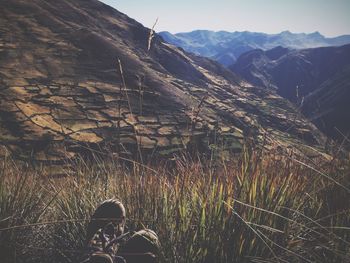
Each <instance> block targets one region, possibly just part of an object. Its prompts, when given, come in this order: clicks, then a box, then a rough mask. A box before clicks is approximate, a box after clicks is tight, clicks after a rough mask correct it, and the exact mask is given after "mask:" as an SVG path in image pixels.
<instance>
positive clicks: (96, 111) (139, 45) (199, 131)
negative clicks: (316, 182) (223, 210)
mask: <svg viewBox="0 0 350 263" xmlns="http://www.w3.org/2000/svg"><path fill="white" fill-rule="evenodd" d="M0 25H1V26H0V32H1V35H0V76H1V83H0V85H1V86H0V104H1V110H0V138H1V143H2V144H4V145H6V146H8V147H9V148H10V149H11V150H12V152H14V153H16V154H17V155H18V156H22V157H28V156H34V157H35V158H36V159H38V160H60V159H61V158H62V156H68V157H71V156H74V154H75V153H76V152H79V151H81V149H82V148H83V147H82V146H84V147H85V146H86V145H87V146H89V147H99V148H101V147H103V146H104V145H107V144H108V145H112V146H113V145H115V146H116V147H117V149H119V150H120V149H122V150H123V151H129V150H131V151H133V149H134V150H135V149H136V148H140V149H139V150H142V149H149V150H152V151H153V150H154V149H157V150H160V151H163V152H164V153H166V154H168V153H171V152H173V151H176V150H177V149H183V148H188V147H189V146H190V145H192V146H195V147H200V148H203V149H204V150H205V149H207V148H208V147H209V146H210V144H212V143H218V141H215V140H221V141H220V143H221V144H222V145H224V147H226V148H228V149H231V150H235V151H237V150H240V148H241V146H242V143H243V141H244V138H245V137H246V136H248V135H249V137H253V138H255V139H257V140H260V141H266V142H267V144H268V145H271V146H273V145H275V146H276V145H279V146H283V148H284V146H293V145H294V146H296V145H299V146H300V145H301V146H303V145H304V143H306V144H307V145H309V146H316V147H318V146H320V145H322V144H323V143H324V138H323V136H322V134H321V133H320V132H318V130H317V129H316V128H315V127H314V126H313V125H312V124H310V123H309V122H308V121H306V119H305V118H303V117H302V116H300V114H299V113H298V112H297V111H296V110H295V109H294V106H293V105H292V104H291V103H289V102H287V101H286V100H284V99H282V98H281V97H280V96H278V95H276V94H275V93H274V92H273V91H270V90H267V89H261V88H258V87H253V86H251V85H250V84H248V83H247V82H245V81H243V80H241V79H240V78H239V77H237V76H236V75H234V74H233V73H231V72H229V71H228V70H226V69H225V68H223V67H222V66H220V65H219V64H216V63H214V62H211V61H210V60H208V59H204V58H200V57H196V56H193V55H189V54H187V53H185V52H184V51H182V50H180V49H178V48H176V47H174V46H172V45H170V44H167V43H164V42H162V40H161V38H160V37H158V36H157V35H155V36H154V37H153V38H151V40H152V42H151V45H150V50H148V46H149V40H150V38H149V36H150V29H147V28H145V27H143V26H142V25H141V24H139V23H138V22H136V21H135V20H133V19H130V18H129V17H127V16H126V15H124V14H122V13H120V12H118V11H116V10H114V9H113V8H111V7H109V6H106V5H104V4H102V3H100V2H99V1H96V0H87V1H82V0H78V1H68V0H62V1H53V0H48V1H40V0H34V1H24V0H11V1H7V0H3V1H2V2H1V9H0ZM219 138H220V139H219ZM192 146H191V147H192Z"/></svg>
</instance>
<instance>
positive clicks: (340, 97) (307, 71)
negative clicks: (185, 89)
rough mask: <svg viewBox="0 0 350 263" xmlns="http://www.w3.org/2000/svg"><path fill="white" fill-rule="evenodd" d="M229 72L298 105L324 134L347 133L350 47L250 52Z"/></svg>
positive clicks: (349, 123)
mask: <svg viewBox="0 0 350 263" xmlns="http://www.w3.org/2000/svg"><path fill="white" fill-rule="evenodd" d="M230 69H232V70H233V71H234V72H237V73H239V74H240V75H241V76H243V77H244V78H245V79H247V80H249V81H250V82H251V83H254V84H255V85H259V86H265V87H269V88H273V89H276V90H277V93H278V94H279V95H281V96H282V97H285V98H287V99H289V100H290V101H292V102H294V103H296V104H297V105H300V107H301V109H302V111H303V113H304V114H305V115H306V116H308V117H309V118H310V119H312V120H313V121H314V122H315V123H316V124H317V126H318V127H320V128H321V129H322V130H323V131H325V132H326V133H327V134H329V135H332V136H337V135H341V134H340V133H339V131H338V130H336V128H337V129H340V131H341V133H344V134H346V133H348V132H350V115H349V112H350V106H349V103H348V102H349V101H350V77H349V76H350V74H349V70H350V45H344V46H341V47H322V48H314V49H304V50H288V49H286V48H282V47H277V48H274V49H272V50H268V51H263V50H253V51H249V52H247V53H245V54H243V55H242V56H241V57H240V58H239V59H238V60H237V62H236V63H235V64H234V65H232V66H231V67H230Z"/></svg>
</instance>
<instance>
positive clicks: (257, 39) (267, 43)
mask: <svg viewBox="0 0 350 263" xmlns="http://www.w3.org/2000/svg"><path fill="white" fill-rule="evenodd" d="M159 34H160V35H161V36H162V37H163V38H164V40H165V41H167V42H168V43H171V44H173V45H176V46H178V47H181V48H183V49H184V50H186V51H188V52H192V53H194V54H197V55H201V56H205V57H208V58H211V59H213V60H216V61H218V62H219V63H221V64H222V65H225V66H230V65H232V64H234V63H235V61H236V60H237V59H238V58H239V56H240V55H242V54H243V53H245V52H248V51H251V50H254V49H261V50H269V49H272V48H275V47H278V46H282V47H285V48H290V49H305V48H315V47H325V46H341V45H345V44H349V43H350V35H344V36H339V37H335V38H326V37H324V36H323V35H321V34H320V33H319V32H314V33H311V34H304V33H297V34H295V33H291V32H289V31H283V32H281V33H279V34H265V33H256V32H249V31H244V32H226V31H218V32H214V31H209V30H196V31H192V32H187V33H177V34H171V33H169V32H160V33H159Z"/></svg>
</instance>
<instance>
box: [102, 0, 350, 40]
mask: <svg viewBox="0 0 350 263" xmlns="http://www.w3.org/2000/svg"><path fill="white" fill-rule="evenodd" d="M100 1H101V2H104V3H106V4H108V5H110V6H112V7H114V8H116V9H117V10H118V11H120V12H123V13H125V14H126V15H128V16H129V17H131V18H133V19H135V20H137V21H138V22H140V23H142V24H143V25H144V26H146V27H152V25H153V23H154V21H155V20H156V18H157V17H158V18H159V22H158V24H157V26H156V28H155V29H156V31H157V32H159V31H169V32H171V33H178V32H189V31H193V30H197V29H205V30H213V31H221V30H224V31H229V32H233V31H252V32H264V33H268V34H276V33H280V32H282V31H286V30H289V31H291V32H293V33H313V32H315V31H318V32H320V33H321V34H322V35H325V36H327V37H335V36H339V35H346V34H347V35H350V15H349V14H350V0H294V1H291V0H176V1H174V0H163V1H154V0H153V1H151V0H100Z"/></svg>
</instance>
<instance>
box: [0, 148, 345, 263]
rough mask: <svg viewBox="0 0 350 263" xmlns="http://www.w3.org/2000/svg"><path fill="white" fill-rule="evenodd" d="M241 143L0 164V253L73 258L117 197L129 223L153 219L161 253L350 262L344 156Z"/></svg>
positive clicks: (9, 257) (18, 258)
mask: <svg viewBox="0 0 350 263" xmlns="http://www.w3.org/2000/svg"><path fill="white" fill-rule="evenodd" d="M295 158H296V157H294V156H292V155H290V156H285V157H283V158H282V157H280V155H279V154H271V153H267V152H264V151H262V150H254V151H253V150H245V151H244V152H243V153H242V154H241V155H240V156H235V157H234V158H233V157H232V158H231V159H230V160H223V159H220V158H216V160H215V161H214V160H205V161H204V160H201V159H200V158H189V157H184V156H180V157H179V158H177V159H176V160H175V161H174V162H173V163H166V162H159V163H158V164H156V165H149V166H144V165H140V164H137V163H128V162H122V163H121V162H118V161H116V160H115V159H113V158H104V159H101V158H97V157H95V158H93V159H92V160H90V161H84V160H83V159H79V160H77V161H75V162H74V163H70V164H69V165H67V168H66V173H67V175H68V176H67V177H64V178H51V179H50V178H49V177H48V176H47V171H45V170H44V169H40V168H37V169H31V168H28V166H26V165H25V164H23V163H22V164H20V163H18V162H14V161H13V160H11V159H4V160H2V161H1V163H0V164H1V167H0V259H1V262H51V263H53V262H77V259H78V258H79V257H80V255H81V253H83V251H84V250H83V248H84V238H85V226H86V224H87V220H88V219H89V216H90V214H91V212H92V211H93V209H94V207H95V206H96V204H98V203H99V202H101V201H102V200H104V199H107V198H111V197H116V198H119V199H120V200H121V201H122V202H123V203H124V204H125V206H126V209H127V217H128V221H127V224H128V226H129V228H130V229H132V230H135V229H140V228H143V227H148V228H151V229H154V230H155V231H156V232H157V233H158V235H159V237H160V241H161V243H162V252H163V255H162V262H208V263H209V262H350V228H349V226H350V203H349V200H350V198H349V197H350V191H349V188H350V173H349V172H350V166H349V163H348V161H342V162H340V161H337V160H333V161H332V162H329V163H327V164H324V165H320V164H314V163H312V162H311V161H310V162H309V163H308V164H307V165H306V164H304V163H302V162H300V161H299V160H296V159H295Z"/></svg>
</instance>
